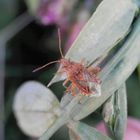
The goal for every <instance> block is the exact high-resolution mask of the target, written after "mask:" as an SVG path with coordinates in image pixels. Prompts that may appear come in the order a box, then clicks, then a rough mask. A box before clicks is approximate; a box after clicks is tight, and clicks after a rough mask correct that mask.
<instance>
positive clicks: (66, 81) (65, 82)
mask: <svg viewBox="0 0 140 140" xmlns="http://www.w3.org/2000/svg"><path fill="white" fill-rule="evenodd" d="M68 81H69V79H66V80H65V81H64V82H63V86H64V87H65V88H67V86H66V84H67V83H68Z"/></svg>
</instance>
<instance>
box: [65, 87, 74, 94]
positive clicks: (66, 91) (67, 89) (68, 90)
mask: <svg viewBox="0 0 140 140" xmlns="http://www.w3.org/2000/svg"><path fill="white" fill-rule="evenodd" d="M71 88H72V85H69V87H67V88H66V90H65V93H69V92H70V93H71Z"/></svg>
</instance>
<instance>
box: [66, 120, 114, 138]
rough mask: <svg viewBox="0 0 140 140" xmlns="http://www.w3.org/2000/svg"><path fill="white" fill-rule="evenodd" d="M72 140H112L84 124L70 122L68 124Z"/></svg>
mask: <svg viewBox="0 0 140 140" xmlns="http://www.w3.org/2000/svg"><path fill="white" fill-rule="evenodd" d="M68 127H69V134H70V140H77V139H78V140H111V139H110V138H109V137H108V136H105V135H103V134H102V133H100V132H99V131H97V130H96V129H95V128H94V127H91V126H88V125H87V124H85V123H82V122H72V121H71V122H70V123H69V124H68Z"/></svg>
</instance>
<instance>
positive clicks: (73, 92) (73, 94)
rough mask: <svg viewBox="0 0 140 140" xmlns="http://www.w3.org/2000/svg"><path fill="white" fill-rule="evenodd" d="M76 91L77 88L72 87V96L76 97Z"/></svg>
mask: <svg viewBox="0 0 140 140" xmlns="http://www.w3.org/2000/svg"><path fill="white" fill-rule="evenodd" d="M74 90H75V86H74V85H72V86H71V95H72V96H75V95H76V93H75V91H74Z"/></svg>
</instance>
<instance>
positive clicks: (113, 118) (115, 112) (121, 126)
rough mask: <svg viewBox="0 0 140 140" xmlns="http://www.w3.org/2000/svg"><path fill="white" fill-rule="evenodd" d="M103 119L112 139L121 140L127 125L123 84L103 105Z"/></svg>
mask: <svg viewBox="0 0 140 140" xmlns="http://www.w3.org/2000/svg"><path fill="white" fill-rule="evenodd" d="M103 118H104V121H105V123H106V125H107V126H108V129H109V131H110V132H111V135H112V136H113V139H115V140H123V138H124V133H125V129H126V124H127V97H126V87H125V84H123V85H122V86H121V87H120V88H119V89H118V90H117V91H116V92H115V93H114V95H112V96H111V97H110V98H109V99H108V100H107V102H106V103H105V104H104V107H103Z"/></svg>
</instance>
